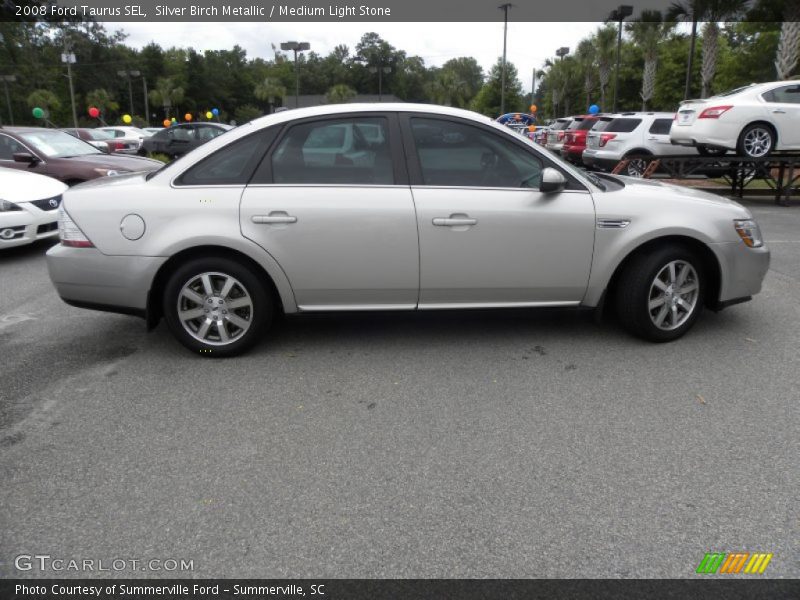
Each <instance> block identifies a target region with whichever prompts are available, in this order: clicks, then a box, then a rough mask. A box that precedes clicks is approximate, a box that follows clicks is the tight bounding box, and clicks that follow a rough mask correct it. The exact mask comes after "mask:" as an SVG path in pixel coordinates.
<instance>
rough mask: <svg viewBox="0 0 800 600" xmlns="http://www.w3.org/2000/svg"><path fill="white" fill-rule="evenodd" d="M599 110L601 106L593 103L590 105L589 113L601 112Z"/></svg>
mask: <svg viewBox="0 0 800 600" xmlns="http://www.w3.org/2000/svg"><path fill="white" fill-rule="evenodd" d="M599 112H600V107H599V106H597V104H592V105H591V106H590V107H589V114H590V115H596V114H597V113H599Z"/></svg>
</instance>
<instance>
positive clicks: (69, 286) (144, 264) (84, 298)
mask: <svg viewBox="0 0 800 600" xmlns="http://www.w3.org/2000/svg"><path fill="white" fill-rule="evenodd" d="M166 260H167V258H166V257H162V256H108V255H105V254H103V253H102V252H100V251H99V250H98V249H97V248H69V247H67V246H62V245H60V244H59V245H57V246H53V247H52V248H50V250H48V252H47V270H48V271H49V272H50V279H51V281H52V282H53V285H54V286H55V288H56V291H57V292H58V295H59V296H61V298H62V300H64V301H65V302H66V303H67V304H72V305H75V306H81V307H86V308H93V309H98V310H107V311H111V312H119V313H124V314H137V315H141V316H144V315H145V314H146V311H147V295H148V292H149V291H150V287H151V285H152V283H153V279H154V278H155V276H156V273H157V272H158V269H159V268H160V267H161V265H163V264H164V263H165V262H166Z"/></svg>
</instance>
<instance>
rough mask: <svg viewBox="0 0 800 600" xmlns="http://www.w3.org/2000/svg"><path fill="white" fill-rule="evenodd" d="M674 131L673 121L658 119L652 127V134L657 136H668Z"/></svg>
mask: <svg viewBox="0 0 800 600" xmlns="http://www.w3.org/2000/svg"><path fill="white" fill-rule="evenodd" d="M670 129H672V119H656V120H655V121H653V124H652V125H650V131H649V132H650V133H652V134H655V135H667V134H668V133H669V130H670Z"/></svg>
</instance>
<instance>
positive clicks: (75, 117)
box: [61, 40, 78, 130]
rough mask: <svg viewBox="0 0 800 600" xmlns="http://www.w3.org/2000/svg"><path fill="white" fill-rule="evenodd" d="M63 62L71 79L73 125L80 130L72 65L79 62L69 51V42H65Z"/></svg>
mask: <svg viewBox="0 0 800 600" xmlns="http://www.w3.org/2000/svg"><path fill="white" fill-rule="evenodd" d="M61 62H62V63H65V64H66V65H67V79H69V99H70V102H71V103H72V124H73V126H74V127H75V129H76V130H77V129H78V111H77V110H76V109H75V88H74V87H73V85H72V65H74V64H75V63H76V62H77V61H76V60H75V55H74V54H73V53H72V52H70V51H69V47H68V46H67V41H66V40H64V53H63V54H62V55H61Z"/></svg>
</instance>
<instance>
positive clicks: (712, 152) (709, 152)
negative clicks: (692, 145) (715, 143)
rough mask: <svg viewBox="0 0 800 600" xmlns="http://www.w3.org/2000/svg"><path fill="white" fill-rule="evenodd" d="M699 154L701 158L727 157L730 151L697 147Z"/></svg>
mask: <svg viewBox="0 0 800 600" xmlns="http://www.w3.org/2000/svg"><path fill="white" fill-rule="evenodd" d="M697 153H698V154H699V155H700V156H725V155H726V154H727V153H728V151H727V150H726V149H725V148H709V147H708V146H702V145H701V146H697Z"/></svg>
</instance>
